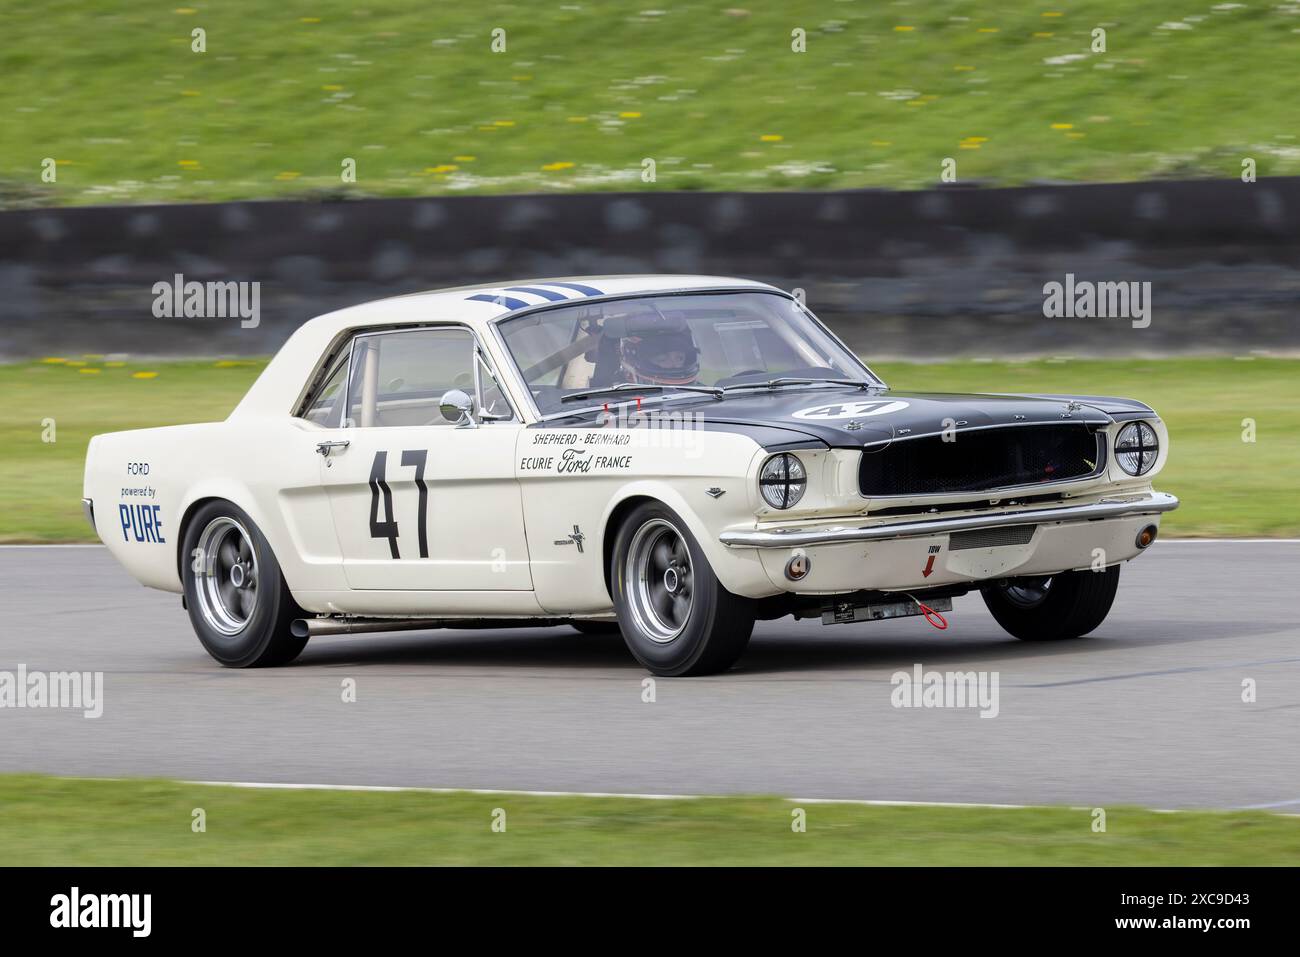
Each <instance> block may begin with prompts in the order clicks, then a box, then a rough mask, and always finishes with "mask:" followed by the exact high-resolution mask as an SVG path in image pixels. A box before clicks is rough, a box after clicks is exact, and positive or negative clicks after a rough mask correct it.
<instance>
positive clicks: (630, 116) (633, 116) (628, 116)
mask: <svg viewBox="0 0 1300 957" xmlns="http://www.w3.org/2000/svg"><path fill="white" fill-rule="evenodd" d="M619 118H620V119H624V120H639V119H641V114H640V113H636V112H634V111H631V110H628V111H627V112H624V113H620V114H619Z"/></svg>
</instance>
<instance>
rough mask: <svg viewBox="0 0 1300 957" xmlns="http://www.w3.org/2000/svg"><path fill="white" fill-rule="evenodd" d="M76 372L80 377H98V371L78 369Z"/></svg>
mask: <svg viewBox="0 0 1300 957" xmlns="http://www.w3.org/2000/svg"><path fill="white" fill-rule="evenodd" d="M77 371H78V372H80V373H81V374H82V375H99V370H98V369H78V370H77Z"/></svg>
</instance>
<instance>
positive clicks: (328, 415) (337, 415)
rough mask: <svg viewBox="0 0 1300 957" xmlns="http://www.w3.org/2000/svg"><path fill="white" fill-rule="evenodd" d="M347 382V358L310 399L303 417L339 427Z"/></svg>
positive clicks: (319, 423)
mask: <svg viewBox="0 0 1300 957" xmlns="http://www.w3.org/2000/svg"><path fill="white" fill-rule="evenodd" d="M347 384H348V360H347V359H346V358H345V359H344V360H343V361H342V362H340V363H339V364H338V365H337V366H336V367H335V369H334V371H333V372H331V373H330V374H329V377H328V378H326V380H325V381H324V382H323V383H321V386H320V388H319V389H317V390H316V394H315V395H314V396H312V397H311V399H310V401H308V403H307V411H306V412H305V413H303V418H304V419H306V420H307V421H308V422H315V423H316V424H317V425H323V426H324V427H325V428H327V429H337V428H339V427H340V426H341V425H342V424H343V393H344V392H345V391H346V388H347Z"/></svg>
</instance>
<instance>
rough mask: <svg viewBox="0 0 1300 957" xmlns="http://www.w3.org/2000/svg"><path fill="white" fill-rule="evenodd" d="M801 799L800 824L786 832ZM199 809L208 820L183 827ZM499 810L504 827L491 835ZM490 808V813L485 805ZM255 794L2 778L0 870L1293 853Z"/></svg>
mask: <svg viewBox="0 0 1300 957" xmlns="http://www.w3.org/2000/svg"><path fill="white" fill-rule="evenodd" d="M800 806H802V807H803V810H804V811H805V813H806V815H807V818H806V832H804V833H795V832H794V831H793V829H792V822H793V817H792V811H794V809H795V808H796V807H800ZM196 809H202V811H203V815H204V817H203V820H204V824H205V827H206V830H205V831H204V832H202V833H196V832H195V831H194V830H193V822H194V821H195V810H196ZM497 809H501V811H504V815H505V831H504V832H500V831H494V830H493V829H492V822H493V819H494V812H497ZM496 816H497V818H498V819H499V817H500V814H499V813H497V815H496ZM1092 821H1093V817H1092V811H1091V809H1070V808H1026V809H1000V808H955V807H915V806H913V807H881V806H866V805H856V804H808V805H796V804H795V803H793V802H790V801H785V800H781V799H779V798H767V797H739V798H699V799H683V800H645V799H635V798H611V797H581V796H572V797H570V796H547V797H542V796H528V795H517V794H472V793H466V792H453V793H447V794H430V793H420V792H360V791H312V790H292V791H291V790H258V789H245V788H230V787H218V786H203V785H193V784H184V783H180V782H174V781H154V780H132V781H88V780H75V779H65V778H52V777H44V776H37V775H5V776H0V847H4V848H5V863H6V864H11V865H57V866H87V865H91V866H93V865H119V866H132V865H190V864H193V865H345V864H346V865H381V864H382V865H480V864H498V865H543V864H544V865H579V864H584V865H589V864H595V865H674V864H675V865H698V864H702V865H758V864H761V865H769V864H776V865H858V864H879V865H926V864H946V865H963V864H980V865H1031V864H1034V865H1097V866H1124V865H1164V866H1178V865H1197V866H1199V865H1283V864H1290V865H1294V864H1295V862H1296V860H1298V859H1300V820H1297V819H1296V818H1291V817H1281V816H1277V815H1270V814H1264V813H1260V812H1185V813H1178V814H1169V813H1160V812H1155V811H1147V810H1140V809H1137V808H1125V807H1115V808H1109V809H1107V817H1106V826H1107V829H1106V831H1105V832H1104V833H1094V832H1093V830H1092Z"/></svg>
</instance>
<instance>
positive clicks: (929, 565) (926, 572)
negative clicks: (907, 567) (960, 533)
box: [921, 545, 943, 578]
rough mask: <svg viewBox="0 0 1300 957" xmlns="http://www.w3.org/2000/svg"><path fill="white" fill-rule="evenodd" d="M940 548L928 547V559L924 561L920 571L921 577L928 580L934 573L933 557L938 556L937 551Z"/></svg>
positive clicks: (937, 546)
mask: <svg viewBox="0 0 1300 957" xmlns="http://www.w3.org/2000/svg"><path fill="white" fill-rule="evenodd" d="M942 547H943V546H942V545H931V546H930V557H929V558H928V559H926V562H925V568H923V569H921V575H922V576H923V577H925V578H929V577H930V575H931V574H932V573H933V572H934V556H935V555H938V554H939V549H940V548H942Z"/></svg>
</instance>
